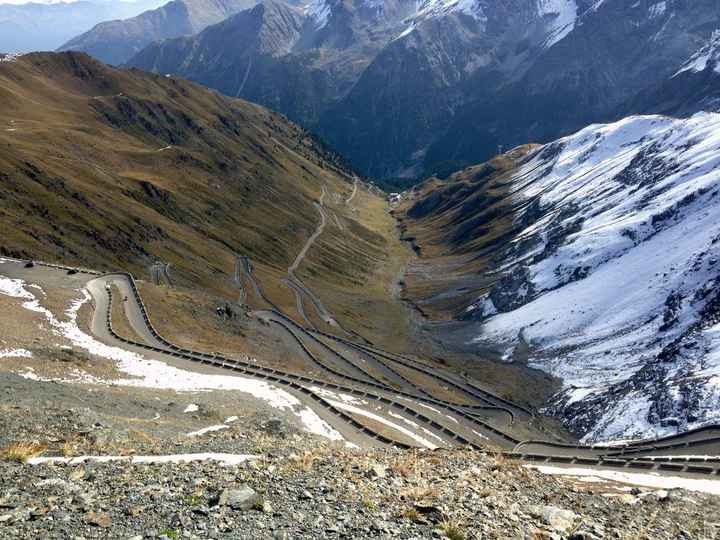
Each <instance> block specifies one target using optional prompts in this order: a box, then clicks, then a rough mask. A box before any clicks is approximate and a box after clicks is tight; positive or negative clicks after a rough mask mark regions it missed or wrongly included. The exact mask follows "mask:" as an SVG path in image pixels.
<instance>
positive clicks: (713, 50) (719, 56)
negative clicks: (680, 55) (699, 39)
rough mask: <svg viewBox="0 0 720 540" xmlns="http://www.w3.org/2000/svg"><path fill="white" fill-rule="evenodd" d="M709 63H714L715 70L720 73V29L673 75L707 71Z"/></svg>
mask: <svg viewBox="0 0 720 540" xmlns="http://www.w3.org/2000/svg"><path fill="white" fill-rule="evenodd" d="M708 65H713V66H714V69H715V71H716V72H718V73H720V30H716V31H715V32H713V34H712V37H711V38H710V40H709V41H708V42H707V43H706V44H705V45H703V46H702V47H701V48H700V49H699V50H698V51H697V52H696V53H695V54H693V55H692V56H691V57H690V60H688V61H687V62H686V63H685V64H684V65H683V66H682V67H681V68H680V69H679V70H678V72H677V73H675V75H673V77H677V76H678V75H679V74H680V73H683V72H686V71H692V72H700V71H705V70H706V69H707V68H708Z"/></svg>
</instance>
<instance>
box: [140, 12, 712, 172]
mask: <svg viewBox="0 0 720 540" xmlns="http://www.w3.org/2000/svg"><path fill="white" fill-rule="evenodd" d="M297 7H298V11H297V12H298V13H299V16H300V17H302V18H303V20H302V23H301V24H300V28H299V35H297V34H295V33H292V34H291V35H289V36H287V37H286V36H284V35H281V36H280V38H281V40H282V43H283V47H281V49H283V50H282V51H281V52H278V51H277V50H276V51H275V52H274V53H273V54H271V55H268V54H264V53H263V52H261V51H259V50H252V51H247V50H246V49H244V48H243V49H242V52H241V53H240V52H238V51H236V50H235V47H229V46H228V43H232V41H229V39H228V36H232V35H234V31H233V30H232V28H231V26H232V25H230V24H223V25H219V26H214V27H210V28H208V29H207V31H206V32H205V33H204V34H203V35H202V36H198V37H196V38H192V39H190V40H188V39H181V40H174V41H168V42H165V43H161V44H155V45H153V46H152V47H151V48H150V49H148V50H146V51H144V52H143V53H142V54H140V55H138V56H137V57H136V58H134V59H133V60H131V62H130V63H131V65H133V66H136V67H140V68H144V69H156V70H158V71H160V70H164V71H166V72H171V73H178V74H182V75H185V76H188V77H191V78H193V79H194V80H197V81H199V82H202V83H204V84H209V85H211V86H213V87H215V88H218V89H220V90H222V91H223V92H227V93H230V94H231V95H236V94H238V95H240V96H242V97H246V98H248V99H251V100H254V101H258V102H260V103H262V104H264V105H267V106H269V107H272V108H275V109H277V110H279V111H280V112H283V113H285V114H287V115H288V116H290V117H291V118H292V119H293V120H296V121H299V122H302V123H303V124H304V125H306V126H309V127H311V128H312V129H315V130H316V131H318V132H319V133H321V134H322V135H323V136H324V137H325V138H327V139H328V140H329V141H330V142H331V143H332V144H333V145H334V146H335V147H337V148H338V149H339V150H341V151H342V152H343V153H345V154H346V155H347V156H349V157H350V158H351V160H352V161H353V162H354V163H355V164H356V165H358V166H359V167H360V168H361V169H362V170H363V172H365V173H368V174H372V175H376V176H390V175H414V174H419V173H421V172H422V171H423V170H428V169H429V170H434V169H438V168H439V167H440V165H441V164H443V163H445V162H448V161H449V162H451V164H454V165H455V166H456V168H457V166H459V165H462V164H464V163H477V162H478V161H481V160H483V159H487V158H488V157H489V156H491V155H493V154H494V153H496V152H497V148H498V145H502V146H504V147H505V148H508V147H510V146H514V145H517V144H521V143H525V142H527V141H536V142H544V141H548V140H552V139H554V138H556V137H558V136H560V135H563V134H566V133H569V132H571V131H573V130H576V129H579V128H581V127H582V126H584V125H587V124H588V123H591V122H596V121H599V120H608V119H612V118H613V117H616V116H617V115H618V114H619V113H618V111H619V110H621V107H622V106H623V105H625V104H627V103H628V102H629V101H630V100H631V99H632V98H633V97H634V96H636V95H637V94H639V93H640V92H642V91H645V90H647V89H648V88H654V87H656V86H657V85H658V84H661V83H662V82H663V81H666V80H667V79H669V78H670V77H671V76H672V75H673V74H674V73H676V72H677V70H678V69H679V67H680V66H681V65H682V63H683V62H685V61H686V60H687V59H688V58H689V57H690V56H691V55H692V53H694V52H695V51H696V50H697V49H698V47H700V46H701V45H702V44H704V43H706V42H707V40H708V39H709V37H710V36H711V35H712V32H713V30H715V29H717V28H718V27H720V6H718V5H717V3H716V2H714V1H711V0H700V1H698V2H692V3H688V2H685V1H681V0H671V1H666V2H651V1H647V0H644V1H640V2H630V1H628V0H605V1H603V2H596V1H590V0H585V1H579V0H578V1H574V0H553V1H550V0H512V1H510V2H502V3H498V2H490V1H487V0H467V1H450V0H426V1H424V2H420V3H414V2H413V3H411V2H406V1H405V0H395V1H393V2H377V1H372V0H353V1H351V2H337V1H334V0H312V1H310V2H306V3H301V4H299V5H298V6H297ZM271 21H272V22H271ZM234 24H235V25H236V26H237V28H244V27H245V25H246V24H247V21H246V20H245V18H243V17H238V18H235V19H234ZM262 24H265V25H267V28H268V31H271V32H274V31H276V30H277V29H276V27H275V25H276V21H275V19H273V18H265V19H264V22H263V23H262ZM281 34H284V33H282V32H281ZM198 49H202V50H203V56H202V57H200V56H199V55H198V54H197V53H196V52H195V51H197V50H198ZM246 73H247V78H246ZM242 81H245V83H244V84H241V83H242ZM626 108H627V107H626ZM623 112H627V111H625V110H623ZM634 112H636V111H635V110H634V109H633V110H630V113H634Z"/></svg>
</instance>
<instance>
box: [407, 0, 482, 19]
mask: <svg viewBox="0 0 720 540" xmlns="http://www.w3.org/2000/svg"><path fill="white" fill-rule="evenodd" d="M456 12H458V13H465V14H466V15H470V16H471V17H474V18H475V19H477V20H479V21H483V22H486V21H487V17H486V16H485V12H484V11H483V8H482V6H481V5H480V4H479V2H478V1H477V0H424V1H423V2H422V3H421V4H420V6H419V8H418V10H417V15H416V16H415V17H416V18H419V19H422V18H425V17H428V18H429V17H442V16H444V15H449V14H450V13H456Z"/></svg>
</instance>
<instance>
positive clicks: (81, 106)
mask: <svg viewBox="0 0 720 540" xmlns="http://www.w3.org/2000/svg"><path fill="white" fill-rule="evenodd" d="M0 109H2V110H3V111H4V114H3V116H2V118H0V229H2V234H0V254H5V255H10V256H19V257H27V258H38V259H44V260H50V261H63V262H65V263H68V264H81V265H85V266H88V267H92V268H100V269H109V270H110V269H113V270H114V269H118V268H121V269H126V270H130V271H133V272H135V273H138V274H139V275H142V274H143V273H144V272H145V268H146V267H147V265H149V264H151V263H152V262H153V261H155V260H157V259H160V260H162V261H165V262H169V263H171V265H172V274H173V278H174V279H175V280H176V282H177V283H179V284H180V285H181V286H186V287H201V288H204V289H206V290H211V291H214V292H216V293H220V294H231V293H232V294H235V293H234V288H233V287H232V282H231V277H232V268H233V263H234V254H235V253H239V254H244V255H248V256H249V257H251V258H252V259H253V260H254V261H256V263H259V264H260V265H261V269H262V268H264V271H266V272H271V273H276V274H277V275H278V276H281V275H282V274H283V273H284V272H285V270H286V269H287V267H288V266H289V264H290V263H291V261H292V259H293V258H294V257H295V254H296V253H297V251H298V250H299V248H300V246H302V244H303V243H304V241H305V240H306V239H307V237H308V236H309V235H310V234H312V231H313V230H314V229H315V227H316V225H317V221H318V214H317V210H316V209H315V207H314V206H313V201H314V200H317V199H318V198H319V196H320V193H321V190H322V186H325V187H326V189H327V190H328V191H329V192H334V193H338V194H344V193H349V192H350V190H351V187H352V186H351V183H350V180H349V178H348V174H349V173H348V172H347V171H346V170H345V169H343V166H342V163H341V161H340V159H339V158H337V157H336V156H335V155H333V154H331V153H330V152H328V151H327V150H326V149H324V148H323V147H322V145H321V144H319V143H318V142H317V141H316V140H314V139H313V138H312V137H311V136H309V135H308V134H307V133H306V132H305V131H303V130H302V129H301V128H299V127H297V126H295V125H294V124H292V123H290V122H288V121H287V120H286V119H285V118H284V117H282V116H280V115H278V114H275V113H273V112H270V111H268V110H266V109H264V108H262V107H260V106H256V105H253V104H250V103H247V102H245V101H242V100H235V99H229V98H227V97H223V96H221V95H219V94H217V93H215V92H213V91H210V90H208V89H205V88H203V87H201V86H199V85H196V84H193V83H190V82H187V81H185V80H182V79H178V78H175V77H163V76H158V75H150V74H147V73H143V72H140V71H135V70H130V71H127V70H118V69H114V68H111V67H108V66H106V65H103V64H101V63H99V62H97V61H95V60H93V59H91V58H90V57H88V56H86V55H84V54H82V53H60V54H51V53H39V54H29V55H25V56H22V57H21V58H19V59H18V60H16V61H14V62H0ZM336 199H338V200H340V199H341V197H340V196H339V195H338V196H337V197H336ZM336 206H337V209H336V211H338V212H340V211H342V208H343V205H341V204H338V205H336ZM343 219H347V220H350V224H349V226H348V227H346V228H345V232H343V233H342V236H344V238H343V244H344V245H346V246H357V245H361V246H362V248H361V249H353V250H352V257H353V260H352V261H349V262H348V261H338V260H336V261H334V264H323V266H324V267H325V270H326V272H327V275H325V276H323V277H324V278H327V279H331V280H332V281H333V282H335V283H350V284H355V285H359V284H362V283H364V282H366V281H367V280H368V278H369V276H370V275H372V274H373V272H375V269H376V267H377V264H378V262H377V261H378V260H381V259H382V258H383V257H384V250H385V248H386V246H385V244H386V239H384V238H383V237H382V236H380V235H378V234H377V232H375V231H371V230H370V228H368V227H366V226H365V225H363V224H362V223H360V222H359V221H356V220H355V219H354V218H352V217H351V216H345V217H344V218H343ZM347 254H349V253H346V254H345V255H347ZM315 256H316V254H315V253H312V250H311V253H309V254H308V259H309V260H312V258H313V257H315Z"/></svg>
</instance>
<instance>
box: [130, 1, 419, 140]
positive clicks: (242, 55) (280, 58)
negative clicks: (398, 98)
mask: <svg viewBox="0 0 720 540" xmlns="http://www.w3.org/2000/svg"><path fill="white" fill-rule="evenodd" d="M405 4H409V2H407V1H406V0H402V1H401V2H398V3H397V5H395V4H394V3H392V2H388V3H387V6H386V9H388V10H389V12H390V13H391V14H392V17H391V19H390V20H389V21H388V20H386V19H385V18H384V17H382V16H381V14H382V13H385V12H384V11H381V12H378V11H377V10H374V9H370V7H369V4H367V5H366V3H365V0H356V1H352V2H335V3H333V6H332V8H333V9H332V10H331V9H330V7H328V6H327V5H325V4H324V2H311V3H309V4H306V5H299V6H296V7H293V6H291V5H290V4H288V3H284V2H276V1H274V0H268V1H265V2H262V3H261V4H259V5H258V6H257V7H255V8H254V9H251V10H248V11H245V12H242V13H239V14H237V15H236V16H234V17H232V18H230V19H228V20H227V21H224V22H223V23H221V24H218V25H215V26H212V27H210V28H208V29H206V30H205V31H204V32H202V33H200V34H199V35H198V36H194V37H191V38H183V39H176V40H169V41H165V42H159V43H154V44H152V45H150V46H149V47H148V48H147V49H145V50H144V51H142V52H141V53H139V54H138V55H137V56H135V57H134V58H133V59H132V60H130V62H129V64H130V65H132V66H135V67H139V68H142V69H146V70H149V71H154V72H157V73H178V74H182V75H183V76H186V77H188V78H191V79H193V80H196V81H198V82H201V83H203V84H206V85H208V86H211V87H212V88H216V89H218V90H220V91H222V92H223V93H225V94H228V95H231V96H242V97H244V98H247V99H250V100H252V101H255V102H258V103H261V104H263V105H266V106H268V107H270V108H273V109H275V110H277V111H280V112H282V113H284V114H286V115H288V117H289V118H290V119H292V120H295V121H299V122H302V123H303V124H304V125H306V126H313V125H315V124H316V123H317V122H318V121H319V119H320V117H321V115H322V113H323V112H325V111H326V110H327V109H328V107H329V106H330V105H331V104H333V103H336V102H337V101H338V100H339V99H341V97H342V96H343V95H345V94H346V93H347V92H348V90H349V89H350V87H351V86H352V85H353V84H354V83H355V81H356V80H357V78H358V77H359V76H360V74H361V73H362V70H363V69H365V67H366V66H367V65H368V63H369V62H370V61H371V60H372V58H373V57H374V56H375V54H377V52H378V51H379V50H380V49H381V47H382V46H383V44H384V43H387V42H388V41H389V40H390V39H392V37H394V35H395V34H394V30H393V28H394V26H393V23H395V22H397V17H400V16H402V15H403V14H404V13H405V12H406V11H407V10H404V9H403V8H402V6H403V5H405ZM393 5H395V9H394V10H393V9H392V6H393ZM378 9H379V8H378ZM227 43H237V44H238V45H237V46H234V47H232V48H231V49H228V48H227V46H226V44H227Z"/></svg>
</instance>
